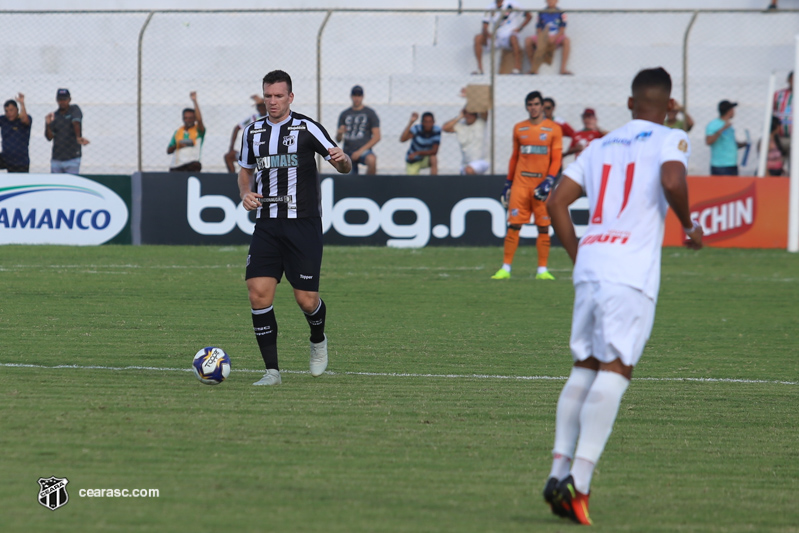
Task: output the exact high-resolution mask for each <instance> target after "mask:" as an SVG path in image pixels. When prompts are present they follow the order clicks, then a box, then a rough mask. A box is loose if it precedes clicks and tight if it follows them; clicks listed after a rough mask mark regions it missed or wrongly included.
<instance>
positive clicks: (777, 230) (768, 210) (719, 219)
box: [663, 176, 790, 248]
mask: <svg viewBox="0 0 799 533" xmlns="http://www.w3.org/2000/svg"><path fill="white" fill-rule="evenodd" d="M789 181H790V180H788V179H785V178H754V177H752V178H745V177H716V176H713V177H693V176H692V177H689V178H688V193H689V198H690V200H691V218H692V219H693V220H695V221H696V222H698V223H699V224H701V225H702V229H703V230H704V232H705V237H704V242H705V244H706V245H708V246H714V247H720V248H785V247H787V246H788V187H789ZM684 238H685V236H684V234H683V231H682V224H680V222H679V220H677V217H676V216H675V215H674V213H672V212H671V210H669V214H668V216H667V218H666V233H665V236H664V239H663V245H664V246H680V245H681V244H682V242H683V239H684Z"/></svg>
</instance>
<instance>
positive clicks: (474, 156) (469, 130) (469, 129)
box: [441, 107, 490, 175]
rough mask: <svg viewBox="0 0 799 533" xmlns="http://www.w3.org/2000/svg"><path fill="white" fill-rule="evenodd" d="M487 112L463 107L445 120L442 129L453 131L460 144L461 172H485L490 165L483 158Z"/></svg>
mask: <svg viewBox="0 0 799 533" xmlns="http://www.w3.org/2000/svg"><path fill="white" fill-rule="evenodd" d="M487 117H488V113H470V112H469V111H467V109H466V108H465V107H464V108H463V109H461V112H460V114H459V115H458V116H457V117H455V118H453V119H452V120H450V121H449V122H446V123H445V124H444V126H442V128H441V129H442V130H444V131H445V132H447V133H454V134H455V135H456V137H457V139H458V143H459V144H460V146H461V174H469V175H471V174H485V173H486V172H488V169H489V167H490V165H489V164H488V161H486V159H485V136H486V119H487Z"/></svg>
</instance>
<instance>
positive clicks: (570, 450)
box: [549, 366, 597, 479]
mask: <svg viewBox="0 0 799 533" xmlns="http://www.w3.org/2000/svg"><path fill="white" fill-rule="evenodd" d="M596 375H597V372H596V370H591V369H589V368H583V367H580V366H575V367H572V371H571V374H570V375H569V379H568V380H566V384H565V385H564V386H563V390H561V391H560V398H558V410H557V415H556V418H555V446H554V448H553V449H552V458H553V459H552V471H551V472H550V474H549V476H550V477H555V478H557V479H563V478H565V477H566V476H567V475H568V474H569V464H570V463H571V458H572V457H574V447H575V445H576V444H577V436H578V435H579V433H580V411H581V410H582V408H583V402H584V400H585V397H586V396H587V395H588V390H589V389H590V388H591V384H592V383H593V382H594V378H596Z"/></svg>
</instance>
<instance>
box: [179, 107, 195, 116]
mask: <svg viewBox="0 0 799 533" xmlns="http://www.w3.org/2000/svg"><path fill="white" fill-rule="evenodd" d="M186 113H194V114H195V115H196V114H197V113H195V112H194V109H192V108H191V107H186V108H184V109H183V112H182V113H181V114H180V115H181V116H183V115H185V114H186Z"/></svg>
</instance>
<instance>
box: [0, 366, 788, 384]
mask: <svg viewBox="0 0 799 533" xmlns="http://www.w3.org/2000/svg"><path fill="white" fill-rule="evenodd" d="M0 367H6V368H43V369H47V370H62V369H71V370H114V371H120V370H146V371H153V370H158V371H161V372H191V368H166V367H157V366H100V365H55V366H46V365H32V364H24V363H0ZM232 372H236V373H238V372H241V373H245V372H246V373H249V374H261V373H263V370H252V369H249V368H238V369H235V370H233V371H232ZM280 372H281V373H285V374H308V371H307V370H281V371H280ZM325 373H326V374H330V375H333V376H336V375H345V376H373V377H391V378H439V379H507V380H515V381H565V380H566V376H502V375H490V374H409V373H407V374H406V373H399V372H331V371H327V372H325ZM634 379H635V381H691V382H699V383H766V384H769V385H799V382H796V381H774V380H765V379H733V378H634Z"/></svg>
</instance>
